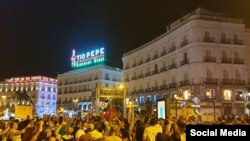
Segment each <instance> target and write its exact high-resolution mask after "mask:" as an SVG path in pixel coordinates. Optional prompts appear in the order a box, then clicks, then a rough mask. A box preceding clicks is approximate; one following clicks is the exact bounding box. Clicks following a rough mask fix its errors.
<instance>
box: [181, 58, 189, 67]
mask: <svg viewBox="0 0 250 141" xmlns="http://www.w3.org/2000/svg"><path fill="white" fill-rule="evenodd" d="M186 64H189V60H188V59H185V60H182V61H181V62H180V65H181V66H183V65H186Z"/></svg>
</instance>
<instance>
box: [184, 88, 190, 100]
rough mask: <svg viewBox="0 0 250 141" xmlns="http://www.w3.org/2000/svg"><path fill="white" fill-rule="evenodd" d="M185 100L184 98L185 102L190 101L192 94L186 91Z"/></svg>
mask: <svg viewBox="0 0 250 141" xmlns="http://www.w3.org/2000/svg"><path fill="white" fill-rule="evenodd" d="M183 98H184V100H188V99H190V98H191V93H190V91H189V90H186V91H184V92H183Z"/></svg>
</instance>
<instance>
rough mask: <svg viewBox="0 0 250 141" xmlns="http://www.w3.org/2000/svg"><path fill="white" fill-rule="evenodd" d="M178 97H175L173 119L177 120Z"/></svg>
mask: <svg viewBox="0 0 250 141" xmlns="http://www.w3.org/2000/svg"><path fill="white" fill-rule="evenodd" d="M177 106H178V96H175V117H176V118H177V114H178V107H177Z"/></svg>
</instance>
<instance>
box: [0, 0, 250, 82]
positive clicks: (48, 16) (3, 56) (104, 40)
mask: <svg viewBox="0 0 250 141" xmlns="http://www.w3.org/2000/svg"><path fill="white" fill-rule="evenodd" d="M197 7H203V8H206V9H209V10H213V11H217V12H222V13H224V14H225V15H227V16H228V17H232V18H239V19H243V20H244V22H245V24H246V27H250V1H249V0H0V80H3V79H5V78H10V77H18V76H31V75H45V76H49V77H56V76H57V73H63V72H66V71H69V70H71V67H70V56H71V50H72V49H74V48H75V49H77V50H79V51H80V50H90V49H93V48H96V47H99V46H105V50H106V54H107V58H108V63H109V65H111V66H116V67H120V68H122V60H121V58H122V54H123V53H125V52H128V51H130V50H132V49H134V48H137V47H139V46H141V45H143V44H145V43H147V42H149V41H150V40H152V39H154V38H155V37H157V36H159V35H161V34H162V33H164V32H165V31H166V26H167V25H169V24H170V23H172V22H173V21H175V20H177V19H178V18H180V17H181V16H184V15H186V14H187V13H189V12H190V11H192V10H194V9H196V8H197Z"/></svg>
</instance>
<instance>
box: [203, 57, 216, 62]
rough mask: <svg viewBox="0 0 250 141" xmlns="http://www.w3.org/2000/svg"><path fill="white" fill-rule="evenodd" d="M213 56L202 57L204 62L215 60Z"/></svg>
mask: <svg viewBox="0 0 250 141" xmlns="http://www.w3.org/2000/svg"><path fill="white" fill-rule="evenodd" d="M215 61H216V59H215V57H204V62H215Z"/></svg>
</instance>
